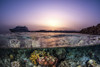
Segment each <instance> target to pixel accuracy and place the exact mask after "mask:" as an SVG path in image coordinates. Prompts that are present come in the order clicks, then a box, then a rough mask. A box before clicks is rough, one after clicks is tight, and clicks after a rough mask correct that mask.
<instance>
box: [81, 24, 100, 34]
mask: <svg viewBox="0 0 100 67" xmlns="http://www.w3.org/2000/svg"><path fill="white" fill-rule="evenodd" d="M80 33H83V34H92V35H100V24H98V25H96V26H91V27H88V28H84V29H82V30H81V31H80Z"/></svg>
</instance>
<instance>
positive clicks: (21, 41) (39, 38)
mask: <svg viewBox="0 0 100 67" xmlns="http://www.w3.org/2000/svg"><path fill="white" fill-rule="evenodd" d="M97 44H100V35H87V34H80V33H42V32H40V33H39V32H34V33H9V34H0V46H1V47H5V48H6V47H7V48H8V47H9V48H39V47H40V48H42V47H75V46H89V45H97Z"/></svg>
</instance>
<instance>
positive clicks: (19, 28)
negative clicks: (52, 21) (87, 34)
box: [9, 26, 79, 33]
mask: <svg viewBox="0 0 100 67" xmlns="http://www.w3.org/2000/svg"><path fill="white" fill-rule="evenodd" d="M9 30H10V31H11V32H55V33H78V32H79V31H66V30H36V31H29V30H28V28H27V27H26V26H16V27H15V28H13V29H9Z"/></svg>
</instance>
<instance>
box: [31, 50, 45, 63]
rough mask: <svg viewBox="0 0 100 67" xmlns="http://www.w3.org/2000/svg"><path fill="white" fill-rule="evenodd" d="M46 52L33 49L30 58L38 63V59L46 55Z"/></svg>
mask: <svg viewBox="0 0 100 67" xmlns="http://www.w3.org/2000/svg"><path fill="white" fill-rule="evenodd" d="M45 55H46V52H45V51H38V50H35V51H33V53H32V54H31V57H30V60H31V61H32V62H33V63H34V64H37V59H38V58H39V57H41V56H45Z"/></svg>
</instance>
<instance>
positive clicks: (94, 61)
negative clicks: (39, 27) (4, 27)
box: [0, 32, 100, 67]
mask: <svg viewBox="0 0 100 67" xmlns="http://www.w3.org/2000/svg"><path fill="white" fill-rule="evenodd" d="M0 67H100V36H99V35H88V34H80V33H36V32H34V33H29V32H27V33H9V34H0Z"/></svg>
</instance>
